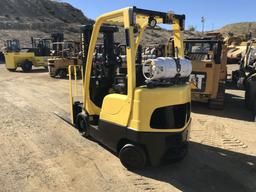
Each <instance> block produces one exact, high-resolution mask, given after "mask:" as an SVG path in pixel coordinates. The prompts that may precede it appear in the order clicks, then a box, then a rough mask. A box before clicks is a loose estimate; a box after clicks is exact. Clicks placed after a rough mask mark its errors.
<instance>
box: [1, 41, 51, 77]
mask: <svg viewBox="0 0 256 192" xmlns="http://www.w3.org/2000/svg"><path fill="white" fill-rule="evenodd" d="M50 44H51V40H50V39H35V38H32V48H23V49H20V45H19V41H18V40H8V41H7V46H6V51H5V52H4V56H5V64H6V68H7V69H8V70H9V71H16V69H17V68H18V67H21V68H22V70H23V71H24V72H29V71H31V70H32V66H35V67H40V66H43V67H45V68H47V65H48V62H47V60H48V58H49V55H50Z"/></svg>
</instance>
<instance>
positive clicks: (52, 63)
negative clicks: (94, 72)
mask: <svg viewBox="0 0 256 192" xmlns="http://www.w3.org/2000/svg"><path fill="white" fill-rule="evenodd" d="M80 46H81V45H80V43H79V42H74V41H63V42H56V43H53V44H52V47H53V50H52V54H51V56H53V57H51V58H50V59H48V71H49V75H50V76H51V77H53V78H56V77H58V78H67V74H68V67H69V65H79V66H80V67H78V68H77V70H78V71H77V72H78V73H79V74H78V75H79V76H81V75H80V74H81V64H82V61H81V59H79V52H80Z"/></svg>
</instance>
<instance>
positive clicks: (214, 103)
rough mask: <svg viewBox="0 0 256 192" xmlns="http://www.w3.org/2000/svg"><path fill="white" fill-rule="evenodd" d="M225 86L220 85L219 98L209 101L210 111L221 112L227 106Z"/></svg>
mask: <svg viewBox="0 0 256 192" xmlns="http://www.w3.org/2000/svg"><path fill="white" fill-rule="evenodd" d="M225 90H226V89H225V84H219V88H218V93H217V97H216V98H215V99H211V100H210V101H209V108H210V109H217V110H221V109H224V106H225Z"/></svg>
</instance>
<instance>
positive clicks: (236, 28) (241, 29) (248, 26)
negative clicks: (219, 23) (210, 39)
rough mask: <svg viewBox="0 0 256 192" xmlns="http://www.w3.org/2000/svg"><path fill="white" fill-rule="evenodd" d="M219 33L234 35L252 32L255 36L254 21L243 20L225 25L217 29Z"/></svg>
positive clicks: (255, 24)
mask: <svg viewBox="0 0 256 192" xmlns="http://www.w3.org/2000/svg"><path fill="white" fill-rule="evenodd" d="M219 31H220V32H221V33H229V32H232V33H234V35H235V36H245V35H247V34H248V33H249V32H252V35H253V37H256V22H243V23H234V24H230V25H226V26H224V27H223V28H221V29H220V30H219Z"/></svg>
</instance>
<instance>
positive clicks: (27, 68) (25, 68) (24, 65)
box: [21, 60, 33, 73]
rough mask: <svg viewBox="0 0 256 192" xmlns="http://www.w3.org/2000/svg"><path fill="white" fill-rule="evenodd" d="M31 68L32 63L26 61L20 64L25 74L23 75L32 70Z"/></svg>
mask: <svg viewBox="0 0 256 192" xmlns="http://www.w3.org/2000/svg"><path fill="white" fill-rule="evenodd" d="M32 66H33V63H32V62H31V61H28V60H26V61H24V62H23V63H22V64H21V68H22V70H23V72H25V73H27V72H30V71H31V70H32Z"/></svg>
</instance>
